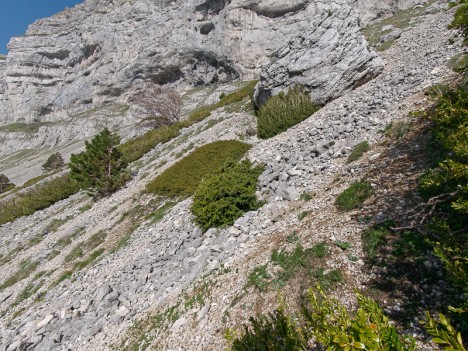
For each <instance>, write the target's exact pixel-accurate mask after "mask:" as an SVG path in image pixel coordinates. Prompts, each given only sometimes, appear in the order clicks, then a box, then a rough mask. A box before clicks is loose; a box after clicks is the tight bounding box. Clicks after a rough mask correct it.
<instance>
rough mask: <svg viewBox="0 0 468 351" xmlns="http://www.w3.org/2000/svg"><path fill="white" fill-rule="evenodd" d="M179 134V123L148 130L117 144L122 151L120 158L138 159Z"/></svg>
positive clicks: (125, 160)
mask: <svg viewBox="0 0 468 351" xmlns="http://www.w3.org/2000/svg"><path fill="white" fill-rule="evenodd" d="M179 135H180V127H179V123H176V124H175V125H171V126H162V127H159V128H157V129H153V130H150V131H148V132H146V133H145V134H143V135H140V136H138V137H136V138H133V139H130V140H128V141H126V142H125V143H123V144H120V145H119V146H117V149H118V150H119V151H120V152H121V153H122V160H123V161H124V162H125V163H131V162H133V161H136V160H138V159H140V158H141V157H142V156H143V155H144V154H146V153H147V152H149V151H150V150H152V149H153V148H154V147H155V146H156V145H158V144H160V143H166V142H168V141H170V140H172V139H174V138H175V137H177V136H179Z"/></svg>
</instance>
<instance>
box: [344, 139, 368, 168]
mask: <svg viewBox="0 0 468 351" xmlns="http://www.w3.org/2000/svg"><path fill="white" fill-rule="evenodd" d="M367 151H369V143H368V142H367V141H363V142H362V143H359V144H357V145H356V146H355V147H354V149H353V151H351V154H349V156H348V161H347V162H348V163H351V162H353V161H356V160H359V159H360V158H361V157H362V155H364V153H366V152H367Z"/></svg>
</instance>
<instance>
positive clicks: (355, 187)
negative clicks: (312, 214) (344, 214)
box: [335, 182, 373, 211]
mask: <svg viewBox="0 0 468 351" xmlns="http://www.w3.org/2000/svg"><path fill="white" fill-rule="evenodd" d="M372 193H373V189H372V186H371V184H370V183H369V182H354V183H353V184H351V185H350V186H349V188H348V189H346V190H345V191H343V192H342V193H341V194H340V195H338V197H337V198H336V201H335V206H336V207H337V208H338V209H340V210H342V211H350V210H352V209H355V208H357V207H358V206H359V205H361V204H362V203H363V202H364V201H365V200H367V199H368V198H369V197H370V196H371V195H372Z"/></svg>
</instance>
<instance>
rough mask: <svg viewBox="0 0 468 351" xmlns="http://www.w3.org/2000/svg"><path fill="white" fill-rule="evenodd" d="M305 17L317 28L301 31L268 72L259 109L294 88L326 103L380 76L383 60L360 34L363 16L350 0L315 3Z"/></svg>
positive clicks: (262, 83) (258, 94)
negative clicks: (301, 89) (288, 89)
mask: <svg viewBox="0 0 468 351" xmlns="http://www.w3.org/2000/svg"><path fill="white" fill-rule="evenodd" d="M305 16H307V18H308V19H309V21H308V24H309V26H310V27H311V28H313V30H309V31H298V32H297V35H296V36H295V37H294V38H292V39H291V40H290V41H289V42H288V43H287V44H286V45H285V46H283V47H282V48H281V49H280V50H278V51H277V52H276V53H275V54H274V55H273V57H272V58H271V62H270V63H269V64H268V65H267V66H266V67H265V68H264V69H263V71H262V74H261V79H260V83H259V84H258V85H257V88H256V92H255V100H256V103H257V104H258V105H261V104H262V103H264V102H265V101H266V100H267V98H268V97H269V96H271V95H276V94H278V93H279V92H280V91H284V90H287V88H288V87H289V86H291V85H295V84H300V85H303V86H305V87H307V88H308V89H309V91H310V95H311V98H312V99H313V100H315V101H318V102H326V101H328V100H330V99H334V98H337V97H338V96H340V95H341V94H342V93H343V92H344V91H346V90H348V89H349V88H353V87H356V86H359V85H362V84H363V83H365V82H367V81H369V80H370V79H372V78H374V77H375V76H376V75H377V74H378V73H380V72H381V71H382V69H383V65H384V64H383V61H382V59H380V57H379V56H378V55H377V54H376V53H375V52H373V51H372V49H371V48H370V47H369V45H368V43H367V41H366V39H365V38H364V37H363V35H362V34H361V33H360V31H359V17H358V14H357V12H356V11H355V9H354V8H353V7H352V6H349V5H348V6H347V4H346V2H344V1H341V2H340V1H337V2H332V3H329V4H326V5H325V4H323V3H313V4H310V5H309V6H308V7H307V12H305Z"/></svg>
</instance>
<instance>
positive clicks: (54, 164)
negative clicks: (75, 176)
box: [42, 152, 65, 172]
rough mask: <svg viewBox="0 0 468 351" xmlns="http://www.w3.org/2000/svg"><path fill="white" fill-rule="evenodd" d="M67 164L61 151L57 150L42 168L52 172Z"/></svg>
mask: <svg viewBox="0 0 468 351" xmlns="http://www.w3.org/2000/svg"><path fill="white" fill-rule="evenodd" d="M64 165H65V163H64V162H63V157H62V155H60V152H56V153H54V154H52V155H50V156H49V158H48V159H47V161H46V162H45V163H44V164H43V165H42V168H43V169H44V171H46V172H51V171H54V170H56V169H59V168H62V167H63V166H64Z"/></svg>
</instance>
